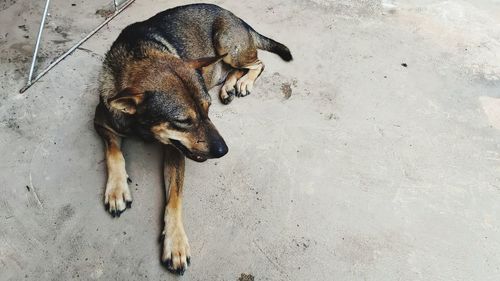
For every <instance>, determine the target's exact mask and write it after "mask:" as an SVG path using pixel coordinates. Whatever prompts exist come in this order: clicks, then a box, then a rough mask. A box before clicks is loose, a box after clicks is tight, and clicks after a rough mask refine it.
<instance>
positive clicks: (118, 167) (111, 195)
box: [95, 125, 132, 217]
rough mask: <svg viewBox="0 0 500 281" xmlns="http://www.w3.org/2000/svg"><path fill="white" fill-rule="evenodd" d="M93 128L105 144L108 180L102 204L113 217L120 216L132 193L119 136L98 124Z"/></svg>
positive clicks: (129, 203)
mask: <svg viewBox="0 0 500 281" xmlns="http://www.w3.org/2000/svg"><path fill="white" fill-rule="evenodd" d="M95 128H96V131H97V132H98V133H99V135H100V136H101V137H102V139H103V140H104V144H105V145H106V166H107V168H108V182H107V184H106V192H105V193H104V204H105V205H106V208H107V209H108V210H109V212H110V213H111V215H112V216H113V217H114V216H120V214H121V213H122V212H124V211H125V209H127V208H130V207H131V206H132V195H131V194H130V189H129V187H128V183H127V180H128V175H127V171H126V170H125V158H124V157H123V154H122V151H121V148H120V146H121V137H119V136H117V135H116V134H115V133H113V132H111V131H110V130H108V129H106V128H104V127H101V126H99V125H96V126H95Z"/></svg>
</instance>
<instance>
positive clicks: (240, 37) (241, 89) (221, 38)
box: [213, 17, 264, 103]
mask: <svg viewBox="0 0 500 281" xmlns="http://www.w3.org/2000/svg"><path fill="white" fill-rule="evenodd" d="M214 29H215V30H216V32H215V33H214V38H213V42H214V47H215V50H216V51H217V54H219V55H222V54H227V55H226V56H225V57H224V58H223V59H222V60H223V62H224V63H226V64H228V65H230V66H231V67H232V68H234V69H236V70H237V71H235V73H234V75H233V78H234V77H237V80H236V83H235V84H236V91H235V95H236V96H237V97H244V96H246V95H248V94H250V92H251V91H252V88H253V84H254V82H255V80H256V79H257V78H258V77H259V75H260V74H261V73H262V71H263V70H264V64H263V63H262V62H261V61H260V60H259V58H258V57H257V47H256V45H255V42H254V39H253V37H252V35H251V33H250V30H249V28H248V27H247V26H245V25H243V24H242V22H241V20H239V19H237V18H232V17H229V18H227V17H226V18H224V17H222V18H219V19H218V20H216V21H215V22H214ZM230 75H231V74H230ZM230 78H231V77H230V76H228V78H227V79H226V82H225V83H224V86H223V88H224V90H225V91H226V93H228V96H230V94H229V92H228V90H227V89H231V88H232V87H233V86H234V85H233V83H234V81H233V80H232V79H230ZM220 96H221V100H222V101H223V102H224V101H227V102H224V103H229V102H230V101H231V98H229V99H228V98H227V97H226V95H225V93H224V92H223V91H222V90H221V93H220Z"/></svg>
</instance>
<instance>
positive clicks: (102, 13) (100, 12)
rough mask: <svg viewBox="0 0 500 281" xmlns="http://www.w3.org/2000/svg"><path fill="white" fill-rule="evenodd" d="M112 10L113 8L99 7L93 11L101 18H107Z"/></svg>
mask: <svg viewBox="0 0 500 281" xmlns="http://www.w3.org/2000/svg"><path fill="white" fill-rule="evenodd" d="M114 12H115V10H113V9H99V10H97V11H95V14H96V15H99V16H101V17H103V18H107V17H109V16H111V15H112V14H113V13H114Z"/></svg>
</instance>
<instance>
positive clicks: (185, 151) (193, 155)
mask: <svg viewBox="0 0 500 281" xmlns="http://www.w3.org/2000/svg"><path fill="white" fill-rule="evenodd" d="M170 142H171V143H172V144H173V145H174V146H175V147H176V148H177V149H179V150H180V151H181V152H182V153H183V154H184V156H186V157H187V158H189V159H191V160H193V161H196V162H205V161H207V159H208V158H207V157H206V156H204V155H200V154H196V153H193V152H192V151H190V150H189V149H188V148H187V147H185V146H184V145H183V144H182V143H181V142H180V141H178V140H173V139H170Z"/></svg>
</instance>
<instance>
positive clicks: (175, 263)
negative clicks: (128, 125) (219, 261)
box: [161, 145, 191, 275]
mask: <svg viewBox="0 0 500 281" xmlns="http://www.w3.org/2000/svg"><path fill="white" fill-rule="evenodd" d="M164 150H165V155H164V157H165V159H164V172H163V176H164V179H165V188H166V194H167V195H166V196H167V206H166V207H165V215H164V218H165V227H164V230H163V237H162V239H163V251H162V255H161V261H162V264H163V265H164V266H165V267H166V268H167V269H168V270H169V271H170V272H173V273H177V274H180V275H182V274H184V271H185V270H186V269H187V266H188V265H189V262H190V258H191V254H190V249H189V243H188V238H187V236H186V233H185V232H184V225H183V223H182V187H183V184H184V165H185V158H184V155H182V153H181V152H180V151H179V150H177V148H175V147H173V146H170V145H167V146H165V148H164Z"/></svg>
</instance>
